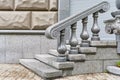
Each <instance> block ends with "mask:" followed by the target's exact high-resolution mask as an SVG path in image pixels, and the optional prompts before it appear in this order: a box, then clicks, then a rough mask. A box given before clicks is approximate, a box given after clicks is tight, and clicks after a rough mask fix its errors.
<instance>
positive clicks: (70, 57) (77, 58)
mask: <svg viewBox="0 0 120 80" xmlns="http://www.w3.org/2000/svg"><path fill="white" fill-rule="evenodd" d="M85 59H86V55H85V54H68V60H69V61H85Z"/></svg>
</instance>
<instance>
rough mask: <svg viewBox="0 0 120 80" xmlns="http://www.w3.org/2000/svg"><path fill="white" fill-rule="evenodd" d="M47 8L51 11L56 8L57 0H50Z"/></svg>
mask: <svg viewBox="0 0 120 80" xmlns="http://www.w3.org/2000/svg"><path fill="white" fill-rule="evenodd" d="M49 10H51V11H56V10H58V0H50V2H49Z"/></svg>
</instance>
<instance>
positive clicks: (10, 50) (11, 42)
mask: <svg viewBox="0 0 120 80" xmlns="http://www.w3.org/2000/svg"><path fill="white" fill-rule="evenodd" d="M5 39H6V40H5V41H6V43H5V45H6V49H5V50H6V51H5V53H6V63H18V62H19V59H21V58H22V57H23V55H22V53H23V52H22V51H23V50H22V40H23V36H22V35H6V36H5Z"/></svg>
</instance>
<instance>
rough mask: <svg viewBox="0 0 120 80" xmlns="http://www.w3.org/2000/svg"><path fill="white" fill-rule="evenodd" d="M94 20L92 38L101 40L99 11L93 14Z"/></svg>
mask: <svg viewBox="0 0 120 80" xmlns="http://www.w3.org/2000/svg"><path fill="white" fill-rule="evenodd" d="M93 20H94V21H93V27H92V29H91V31H92V33H93V34H92V38H91V40H93V41H98V40H100V37H99V32H100V28H99V26H98V12H95V13H94V14H93Z"/></svg>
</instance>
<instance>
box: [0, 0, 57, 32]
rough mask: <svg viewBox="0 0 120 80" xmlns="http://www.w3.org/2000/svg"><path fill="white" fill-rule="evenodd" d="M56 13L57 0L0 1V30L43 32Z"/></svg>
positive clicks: (53, 21) (52, 21)
mask: <svg viewBox="0 0 120 80" xmlns="http://www.w3.org/2000/svg"><path fill="white" fill-rule="evenodd" d="M57 12H58V0H0V30H45V29H46V28H47V27H49V26H50V25H52V24H54V23H56V22H57V19H58V15H57Z"/></svg>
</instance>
